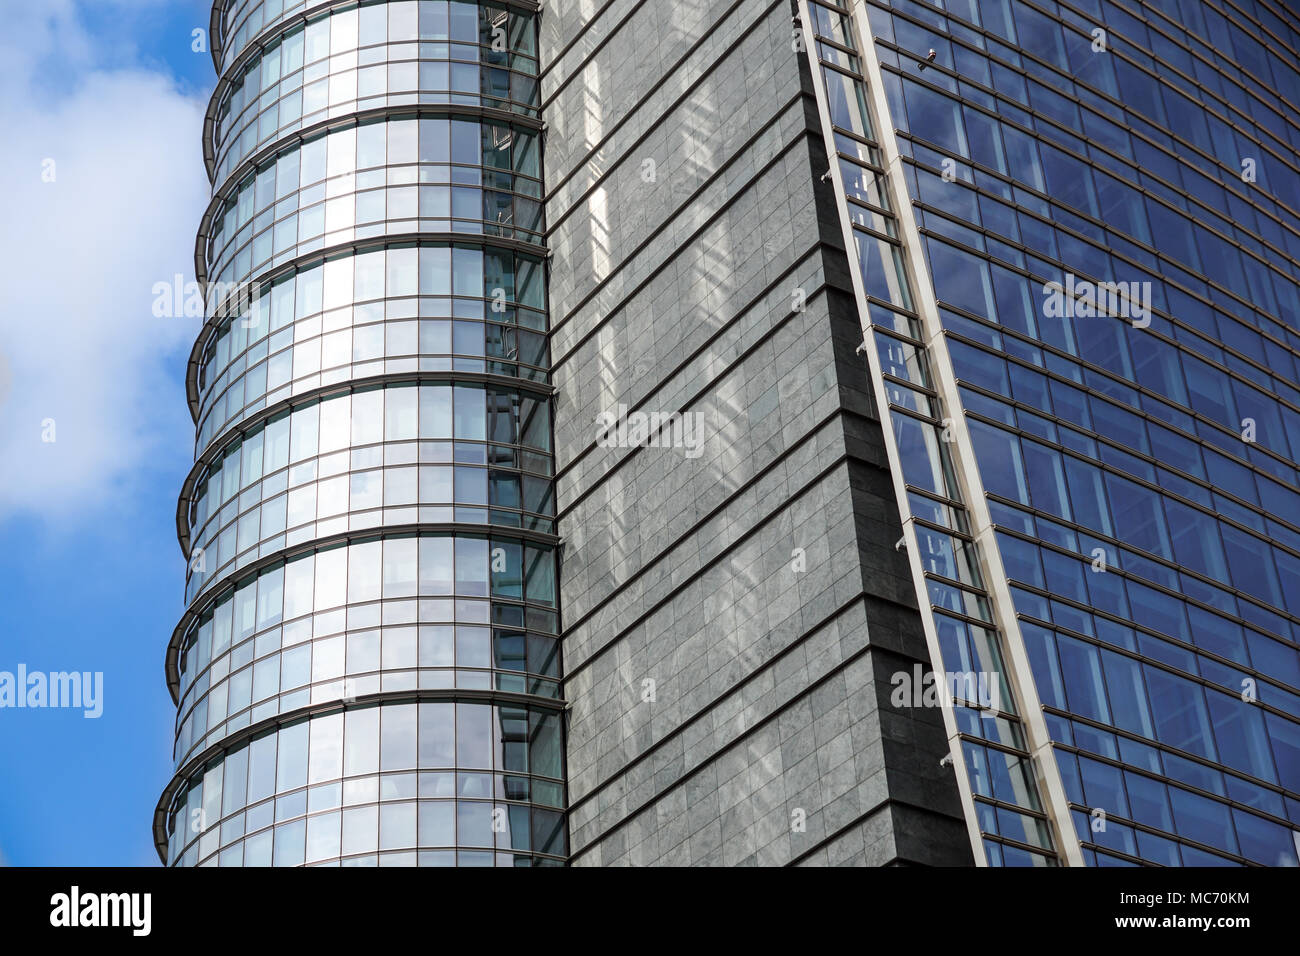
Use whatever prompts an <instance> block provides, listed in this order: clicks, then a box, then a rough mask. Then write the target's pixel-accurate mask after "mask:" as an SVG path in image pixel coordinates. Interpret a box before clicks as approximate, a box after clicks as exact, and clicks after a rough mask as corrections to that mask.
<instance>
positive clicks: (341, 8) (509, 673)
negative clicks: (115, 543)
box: [154, 0, 567, 866]
mask: <svg viewBox="0 0 1300 956" xmlns="http://www.w3.org/2000/svg"><path fill="white" fill-rule="evenodd" d="M534 13H535V11H534V10H532V9H529V6H528V5H526V4H510V5H509V6H506V5H503V4H500V3H497V4H490V3H483V4H475V3H464V2H450V3H448V2H439V0H434V2H427V0H420V2H416V0H399V2H392V3H383V2H379V3H367V4H362V5H360V6H358V5H357V4H355V3H353V4H350V5H349V4H340V3H320V4H303V3H298V4H293V3H287V4H286V3H282V2H271V0H264V2H261V3H242V2H232V3H218V4H217V6H216V8H215V9H214V13H213V22H214V28H215V30H216V35H215V36H214V50H215V51H216V60H217V63H218V67H219V69H221V70H222V71H223V75H222V78H221V81H220V83H219V84H218V87H217V92H216V94H215V95H214V98H213V107H212V110H211V111H210V119H211V120H212V122H211V123H210V124H209V126H208V128H207V130H206V136H205V139H206V142H205V153H206V154H207V155H208V156H209V158H210V166H209V169H210V171H211V172H212V173H213V174H214V186H213V196H214V198H213V203H212V206H211V208H210V210H209V214H208V216H207V217H205V220H204V223H203V227H202V229H201V231H200V234H199V240H198V243H197V244H196V268H197V270H198V272H199V274H200V276H201V277H206V278H207V279H208V280H209V281H212V282H216V283H219V284H216V285H212V286H210V288H209V318H208V320H207V321H206V322H205V323H204V327H203V330H202V332H201V334H200V336H199V338H198V341H197V342H196V344H195V348H194V353H193V357H192V360H191V374H190V380H189V388H190V396H189V398H190V405H191V409H192V411H193V412H194V414H195V424H196V446H195V466H194V469H193V471H192V472H191V475H190V476H189V479H188V480H187V481H186V483H185V487H184V489H183V491H182V494H181V497H180V500H179V502H178V507H177V531H178V536H179V538H180V542H181V546H182V549H183V550H184V551H185V552H186V554H187V556H188V558H189V560H190V566H189V571H188V575H187V583H186V606H187V610H186V613H185V616H184V618H183V620H182V621H181V622H180V623H179V624H178V626H177V628H176V631H175V633H174V634H173V636H172V639H171V642H170V644H169V647H168V651H167V661H166V663H167V675H168V682H169V685H170V687H171V690H172V693H173V696H174V698H175V699H176V701H177V719H176V740H175V748H174V757H175V766H176V776H175V777H174V779H173V780H172V782H171V784H170V785H169V786H168V787H167V789H166V791H165V792H164V794H163V796H162V798H161V799H160V802H159V805H158V809H157V813H156V815H155V823H154V832H155V840H156V842H157V844H158V850H159V854H160V856H162V857H163V859H164V861H165V862H166V863H168V864H172V865H176V864H180V865H221V866H239V865H245V866H258V865H276V866H280V865H286V866H292V865H302V864H306V865H339V864H342V865H432V866H443V865H477V866H482V865H486V866H492V865H497V866H501V865H555V864H562V863H563V862H564V861H565V858H566V855H567V825H566V821H565V816H564V810H565V784H564V724H563V701H562V700H561V687H560V680H561V677H562V673H561V666H560V653H559V641H558V634H559V618H558V607H559V601H558V596H557V587H558V568H557V545H558V539H557V538H556V537H555V534H554V530H555V529H554V516H555V504H554V488H553V476H554V471H555V468H554V461H553V454H552V434H551V432H552V423H551V393H550V385H549V359H548V354H547V344H546V331H547V317H546V288H545V266H544V263H545V256H546V250H545V248H544V246H542V245H541V243H542V239H543V225H542V215H541V206H540V201H539V200H540V197H541V157H540V141H539V134H538V129H537V127H538V125H539V124H538V123H537V122H536V121H535V120H534V119H530V117H535V116H536V113H537V108H538V104H537V86H536V81H535V79H534V77H535V75H536V72H537V68H536V54H535V44H536V38H535V32H536V25H535V23H534ZM471 80H472V82H471ZM420 91H422V92H420ZM381 107H382V109H379V110H377V109H376V108H381ZM389 107H395V108H394V109H391V110H390V109H389ZM512 113H513V114H514V115H515V116H517V117H518V119H511V114H512ZM362 114H364V115H362ZM241 170H242V171H241ZM236 288H239V289H242V290H249V289H251V290H253V294H252V295H244V294H243V293H241V292H234V291H232V290H234V289H236Z"/></svg>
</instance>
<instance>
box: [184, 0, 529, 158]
mask: <svg viewBox="0 0 1300 956" xmlns="http://www.w3.org/2000/svg"><path fill="white" fill-rule="evenodd" d="M320 6H321V7H324V9H323V10H321V12H320V13H319V14H317V13H315V12H314V10H315V9H316V8H313V12H312V13H309V14H308V16H309V19H308V20H307V22H306V23H302V22H300V19H301V18H298V17H294V18H291V19H284V18H281V21H278V22H282V23H283V24H284V25H285V28H284V29H283V30H282V31H281V30H279V29H277V27H276V26H275V25H272V26H271V27H270V28H269V29H268V30H265V31H263V34H262V35H261V36H262V40H261V42H259V43H258V44H257V45H255V46H247V47H245V48H243V49H242V50H241V51H240V53H239V55H238V56H237V57H236V59H235V61H234V62H233V63H231V64H230V65H229V66H227V67H225V68H224V72H223V75H222V78H221V81H220V83H219V84H218V87H217V91H216V93H215V94H214V96H213V99H212V103H211V106H210V107H209V110H208V120H209V123H208V128H209V130H210V131H211V135H210V139H209V142H207V143H205V147H204V152H205V156H207V157H208V161H209V171H210V172H211V173H212V174H213V176H214V179H215V180H216V181H217V182H224V181H225V179H226V178H228V177H229V176H230V174H231V173H232V172H234V170H235V169H236V168H238V167H239V165H240V164H241V163H243V162H244V161H246V160H247V159H248V158H249V157H251V156H253V155H255V154H256V153H258V152H259V151H260V150H263V149H266V148H268V147H270V146H273V145H275V144H276V143H278V142H280V141H282V140H284V139H285V138H286V137H287V136H288V135H289V134H290V133H293V132H296V131H298V130H302V129H308V128H310V127H312V126H314V125H315V124H317V123H320V122H324V121H327V120H332V119H335V118H336V117H339V116H343V115H347V114H354V113H360V112H364V111H367V110H372V109H377V108H382V107H389V106H400V105H405V104H413V103H437V104H458V105H470V106H480V107H483V108H487V109H494V110H500V111H504V112H507V113H518V114H520V115H523V116H531V117H536V116H537V115H538V89H537V54H536V25H535V24H534V22H533V17H532V15H531V14H530V13H528V12H527V11H525V10H523V9H520V8H516V7H505V6H501V5H497V4H490V3H482V4H479V3H467V2H463V0H451V2H446V0H394V2H377V3H369V4H364V5H362V6H360V7H358V6H356V5H352V6H346V5H331V4H322V5H320Z"/></svg>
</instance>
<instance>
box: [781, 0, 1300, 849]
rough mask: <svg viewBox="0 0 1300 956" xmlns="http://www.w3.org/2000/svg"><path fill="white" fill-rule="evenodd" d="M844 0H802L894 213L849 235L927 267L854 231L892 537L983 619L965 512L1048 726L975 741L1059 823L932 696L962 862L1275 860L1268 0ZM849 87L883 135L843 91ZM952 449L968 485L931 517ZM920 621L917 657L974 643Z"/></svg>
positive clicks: (1287, 794) (1281, 228) (1296, 198)
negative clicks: (896, 221) (929, 645)
mask: <svg viewBox="0 0 1300 956" xmlns="http://www.w3.org/2000/svg"><path fill="white" fill-rule="evenodd" d="M859 6H860V10H861V14H862V15H856V16H855V15H854V14H855V13H856V11H850V10H849V5H848V4H840V3H838V2H836V0H808V3H807V7H808V10H809V17H810V20H811V21H812V23H813V26H814V32H815V33H816V34H817V36H818V38H819V41H818V51H817V52H818V55H819V57H820V60H821V63H822V73H823V81H824V83H825V87H826V90H827V98H828V100H829V101H830V106H829V109H828V112H829V114H830V117H831V122H832V124H833V126H834V127H835V129H834V142H835V146H836V148H837V149H838V151H839V153H840V159H839V163H840V168H841V175H842V177H843V179H844V182H845V192H846V195H847V200H848V202H849V203H850V204H851V208H852V210H854V211H856V212H857V215H856V216H855V217H853V228H855V229H857V228H859V227H862V228H864V229H875V230H876V231H877V232H884V230H880V229H879V227H878V226H876V227H872V226H870V224H869V223H867V222H866V221H865V217H866V216H867V215H868V213H869V212H870V210H869V209H866V208H865V207H868V206H872V205H876V206H878V205H880V201H879V200H878V199H872V198H871V197H870V196H869V195H867V194H865V193H864V192H863V191H861V190H855V189H854V188H853V186H852V184H853V183H854V182H855V181H857V180H858V179H859V178H861V177H858V176H855V175H853V174H851V173H849V172H847V171H846V167H848V166H852V167H857V168H861V167H863V166H866V167H871V168H870V169H863V170H862V173H863V175H864V176H865V175H872V176H874V175H877V174H881V175H883V174H884V169H885V168H888V169H895V168H896V169H898V170H899V171H900V172H899V174H898V175H897V176H896V177H895V179H894V183H895V190H896V194H904V195H902V196H901V197H900V198H903V199H904V200H910V204H908V205H906V206H905V212H904V214H905V216H906V217H907V218H908V219H910V220H912V221H911V222H910V223H908V225H910V226H912V229H910V230H909V229H907V228H904V229H902V230H894V231H892V232H889V233H888V234H886V235H883V236H881V237H879V238H876V237H874V236H873V242H874V243H875V244H877V245H878V247H879V248H880V249H882V250H885V249H888V250H906V251H907V252H908V253H910V254H911V255H912V256H913V258H912V259H911V261H912V262H914V263H917V265H918V271H919V272H922V273H924V272H928V274H929V276H930V277H931V280H932V282H933V289H932V295H926V296H922V297H921V298H922V300H926V299H929V301H928V302H926V301H922V302H921V304H920V305H918V306H915V307H913V306H911V305H909V304H906V303H900V302H899V301H898V299H897V298H896V297H894V298H892V299H891V297H890V295H889V291H888V286H889V282H888V280H887V278H886V276H887V273H888V270H884V269H882V268H881V267H880V262H881V260H882V257H881V256H880V255H878V254H876V253H874V252H873V253H872V257H870V258H869V257H866V256H861V257H860V262H859V268H860V269H861V270H862V274H863V284H864V286H865V291H866V295H867V298H868V299H873V300H874V299H876V298H879V299H881V300H882V301H890V302H892V304H893V305H894V306H896V307H897V306H899V305H902V306H904V308H903V309H902V310H901V312H904V313H907V314H906V315H902V314H900V315H899V316H898V317H893V316H890V317H889V318H882V317H883V316H885V312H884V310H883V308H882V309H880V316H876V315H875V310H876V309H877V306H876V304H875V303H874V302H872V305H871V309H872V311H873V320H874V322H875V323H876V326H875V331H874V333H873V334H874V335H875V336H876V339H877V344H878V346H879V347H878V350H877V351H878V352H879V361H880V368H879V370H878V371H877V372H876V375H877V376H880V377H881V378H882V380H883V382H884V389H885V394H886V395H887V398H888V402H889V404H890V405H891V416H892V417H893V418H894V421H895V431H896V432H897V433H898V434H899V437H900V446H902V457H903V459H904V461H903V466H904V470H905V471H906V472H907V474H906V481H907V484H908V486H909V487H908V490H909V492H910V498H909V503H910V505H911V510H912V513H913V516H914V517H916V518H917V519H918V523H917V529H918V530H917V536H918V545H919V550H920V551H921V552H922V553H923V554H924V558H923V561H924V562H925V563H926V568H927V572H928V573H931V574H933V575H938V576H940V577H942V578H945V579H949V580H948V581H947V582H946V583H945V584H943V585H942V587H939V588H937V589H932V591H931V594H930V599H931V600H930V605H931V607H932V611H933V613H934V614H935V615H936V616H937V617H939V618H940V619H942V618H943V617H944V615H952V614H957V613H960V614H962V615H963V616H965V617H972V616H973V617H975V618H978V619H984V620H992V617H990V616H989V615H988V614H986V613H983V612H982V608H980V609H976V610H972V609H971V607H970V606H969V605H968V606H967V607H966V608H962V607H961V606H959V605H958V604H954V603H952V602H951V601H950V600H949V598H950V597H951V596H952V595H954V594H955V593H957V591H958V588H959V586H960V589H961V592H962V593H963V594H965V593H968V592H969V591H970V590H971V589H972V580H971V579H970V578H969V577H968V576H964V575H962V574H961V573H960V568H959V567H958V563H957V562H954V561H953V560H952V553H953V548H952V547H951V546H950V545H949V544H948V541H949V540H953V541H958V542H959V543H960V542H961V541H962V540H963V539H964V540H965V541H967V542H969V541H970V539H972V538H975V537H980V538H981V540H982V541H983V543H984V544H985V546H986V547H987V548H989V550H990V551H991V552H992V553H990V554H986V555H985V558H986V559H988V560H992V561H993V562H994V563H993V565H992V566H991V570H990V566H989V565H988V564H987V563H986V564H985V571H986V573H987V574H988V576H991V577H992V576H995V577H997V578H998V579H999V582H1005V585H1006V587H1005V589H1003V590H1002V591H1001V593H1000V594H999V595H998V598H999V601H1000V603H1001V604H1002V610H1001V612H1000V613H1001V615H1002V617H1001V618H1000V622H1001V623H1003V624H1004V630H1005V637H1006V639H1007V641H1008V642H1009V645H1010V646H1011V647H1012V648H1013V649H1014V651H1015V652H1016V653H1017V654H1020V655H1022V656H1023V660H1024V661H1025V663H1026V667H1025V668H1024V669H1022V670H1021V671H1020V673H1021V674H1024V675H1025V676H1027V677H1029V678H1031V680H1030V682H1028V683H1026V684H1025V685H1024V686H1023V691H1024V695H1025V696H1026V698H1027V699H1030V700H1033V699H1034V698H1036V701H1035V703H1036V704H1037V705H1038V707H1036V708H1035V709H1039V708H1041V710H1042V712H1043V714H1044V717H1045V724H1046V727H1045V730H1046V732H1047V734H1048V735H1049V738H1048V741H1046V742H1050V743H1051V744H1052V746H1051V747H1050V748H1046V750H1048V751H1050V753H1051V758H1050V759H1047V758H1046V757H1032V758H1031V757H1030V756H1029V751H1030V750H1035V749H1037V748H1035V747H1031V748H1025V747H1024V746H1023V745H1021V746H1019V747H1015V746H1010V745H1007V744H1005V743H1003V742H1000V741H995V743H996V744H997V749H996V750H995V751H994V752H995V753H997V754H998V756H999V757H1008V756H1009V757H1010V758H1012V759H1013V760H1014V761H1015V762H1017V763H1020V764H1022V765H1024V766H1026V767H1029V768H1031V771H1032V775H1034V776H1036V777H1037V778H1038V779H1039V780H1040V782H1042V785H1043V786H1044V787H1046V788H1048V789H1049V790H1054V791H1056V792H1057V794H1058V796H1057V797H1055V798H1053V800H1051V801H1045V802H1044V806H1043V807H1041V808H1034V811H1035V812H1034V813H1033V817H1034V818H1035V822H1036V823H1037V824H1039V825H1040V826H1041V828H1042V829H1043V830H1044V831H1047V830H1049V829H1050V830H1052V831H1053V832H1055V833H1056V834H1057V835H1058V840H1057V845H1051V844H1045V843H1044V842H1043V841H1042V840H1041V839H1035V838H1033V837H1032V836H1027V831H1026V828H1025V827H1024V826H1023V824H1022V821H1021V820H1020V819H1017V817H1018V816H1020V815H1021V814H1020V812H1019V811H1021V810H1023V809H1024V808H1025V805H1024V803H1023V801H1021V800H1018V799H1016V798H1014V797H1012V796H1009V795H1008V792H1003V791H1000V788H999V786H998V779H997V778H998V774H997V773H996V772H994V773H992V775H990V768H989V762H988V761H987V760H986V759H985V757H984V755H983V754H981V753H977V751H982V750H989V749H990V748H989V746H988V743H989V738H988V734H987V733H986V731H985V730H984V729H982V728H986V727H987V726H988V725H989V722H988V721H987V720H983V721H981V720H971V721H965V722H963V723H962V725H961V726H960V727H959V728H958V733H957V736H958V737H960V739H961V744H962V749H963V751H964V752H965V756H966V764H967V766H966V771H967V780H968V785H969V787H970V793H969V796H970V798H971V801H972V804H971V805H972V806H973V808H974V814H975V816H976V821H975V822H976V825H977V830H978V833H979V837H978V842H979V843H980V844H981V848H982V850H983V852H984V854H985V860H986V862H988V863H989V864H992V865H1002V864H1007V865H1012V864H1016V865H1019V864H1023V863H1027V862H1028V863H1038V862H1041V861H1047V860H1050V857H1051V856H1057V857H1058V858H1063V859H1068V860H1069V861H1070V862H1083V863H1087V864H1091V865H1102V866H1126V865H1142V864H1146V865H1151V864H1158V865H1166V866H1168V865H1175V866H1176V865H1198V866H1200V865H1213V866H1233V865H1250V864H1264V865H1291V866H1294V865H1297V862H1300V860H1298V857H1297V854H1298V852H1300V519H1297V515H1300V285H1298V283H1297V275H1300V164H1297V162H1296V150H1297V148H1298V147H1300V72H1297V69H1296V66H1295V63H1296V51H1297V50H1298V49H1300V21H1298V20H1297V19H1296V16H1295V12H1294V9H1287V8H1284V7H1281V6H1279V5H1277V4H1274V3H1271V2H1269V0H1246V2H1241V3H1231V4H1229V3H1221V2H1219V0H1207V2H1205V3H1175V2H1172V0H1146V2H1139V0H1114V2H1112V0H1089V2H1080V3H1075V4H1072V5H1071V8H1070V9H1066V5H1064V4H1061V5H1058V4H1053V3H1036V2H1024V0H993V2H987V3H979V4H976V3H971V2H965V0H960V2H959V0H945V2H943V3H922V2H913V0H890V2H881V0H870V2H868V3H866V4H863V5H859ZM927 51H928V55H929V60H928V61H925V60H922V58H923V57H925V56H926V55H927ZM860 57H862V58H863V59H865V61H866V63H867V66H865V67H864V66H861V65H860V64H861V63H862V60H860V59H859V58H860ZM931 63H932V64H933V65H931ZM1279 93H1280V94H1281V96H1280V97H1279ZM868 103H872V104H873V105H872V107H871V108H872V109H874V110H877V111H881V112H884V113H886V114H887V115H888V116H889V118H890V120H891V121H890V122H889V123H886V124H883V125H886V126H889V127H896V128H897V131H898V132H897V134H896V141H894V140H895V136H894V134H891V135H889V136H887V137H885V139H887V140H889V141H890V143H889V149H887V150H886V152H887V153H888V152H891V151H895V152H896V153H897V158H894V157H891V156H888V155H887V156H885V157H884V158H883V159H881V158H880V157H879V156H877V155H875V154H874V152H869V150H874V145H875V144H874V139H873V137H872V135H871V133H870V129H871V123H870V120H869V117H868V116H865V115H864V116H862V118H861V119H854V118H851V117H853V116H854V115H855V114H860V113H866V112H868V106H867V104H868ZM855 124H856V125H855ZM863 128H865V130H866V134H865V135H864V133H863V132H862V129H863ZM860 141H861V142H860ZM891 175H892V174H891ZM899 187H901V188H899ZM864 235H865V232H864ZM900 236H901V237H902V241H900V238H899V237H900ZM859 252H860V253H861V252H862V246H861V245H860V247H859ZM927 292H929V290H927ZM882 329H884V330H885V331H883V332H882V331H881V330H882ZM882 342H884V343H888V344H881V343H882ZM946 416H949V417H946ZM951 416H956V418H958V419H961V420H962V424H959V425H958V426H956V427H955V428H952V429H950V427H949V426H952V425H953V418H952V417H951ZM900 423H905V424H900ZM904 431H910V432H914V433H915V435H914V437H912V438H907V439H906V441H905V440H904V435H903V432H904ZM949 431H955V437H952V438H951V440H950V437H949V435H948V432H949ZM940 433H943V435H944V437H943V439H942V440H940V439H939V437H938V436H939V435H940ZM909 446H910V449H911V450H910V451H909V450H908V447H909ZM950 449H955V450H951V451H950ZM951 458H955V459H957V461H958V464H957V465H956V469H957V471H958V472H960V473H961V476H960V477H961V481H960V482H959V484H964V485H965V486H966V487H967V488H968V489H973V490H974V492H975V495H974V497H975V498H977V499H980V500H979V502H978V508H976V509H974V510H976V511H978V512H979V515H978V516H977V519H978V520H976V521H974V522H972V524H973V528H972V529H970V530H968V529H965V528H960V529H956V530H957V531H958V532H959V534H957V535H956V536H953V535H951V534H945V535H942V536H940V537H942V538H944V540H943V542H941V546H935V545H934V542H929V543H928V544H927V542H926V540H924V538H923V536H930V537H934V535H935V532H932V531H930V530H928V529H926V528H924V527H923V525H922V524H921V522H922V521H926V520H930V521H933V520H934V519H933V518H926V517H925V514H926V510H927V509H928V510H931V511H933V509H934V508H935V507H936V505H935V502H936V501H938V502H941V503H942V504H943V505H944V506H945V507H953V505H954V502H953V500H952V499H957V498H958V497H959V495H958V494H957V493H956V492H954V491H953V490H951V489H950V488H948V487H947V486H946V485H945V484H944V483H943V482H942V481H940V480H937V479H936V478H935V477H934V476H938V475H942V474H944V464H945V463H946V465H947V467H949V468H951V467H953V466H952V465H951V462H950V461H949V459H951ZM971 466H973V467H971ZM963 467H964V470H963ZM968 497H970V496H968ZM918 502H920V503H921V505H920V507H919V508H918ZM985 509H987V518H985V517H984V514H983V512H984V511H985ZM940 644H941V645H942V647H941V653H940V655H939V659H938V660H937V661H936V666H938V664H939V663H942V664H943V665H944V667H945V668H946V669H947V670H949V671H961V670H972V669H980V670H982V669H984V668H986V667H987V666H988V664H987V663H980V662H979V661H978V657H976V658H974V660H975V663H971V662H972V660H973V658H972V655H971V650H970V649H969V648H963V647H961V646H960V645H959V644H958V643H957V642H953V641H945V640H943V639H942V636H941V640H940ZM976 655H978V648H976ZM995 669H996V670H998V671H999V672H1001V671H1002V670H1003V667H1002V665H1001V664H998V665H996V667H995ZM1026 671H1027V672H1028V673H1026ZM1049 803H1050V805H1048V804H1049ZM1099 821H1100V822H1099ZM1075 852H1077V853H1078V857H1077V858H1075V857H1073V856H1072V854H1073V853H1075ZM1039 854H1041V857H1040V856H1039Z"/></svg>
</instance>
